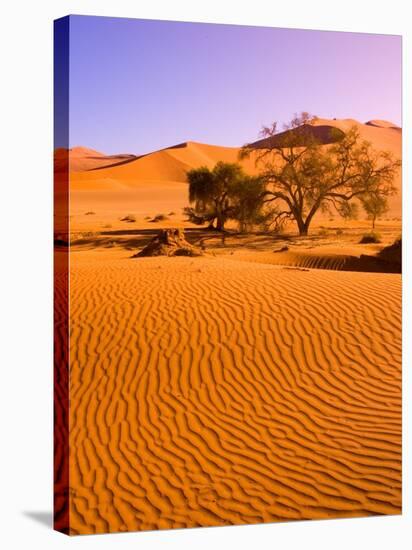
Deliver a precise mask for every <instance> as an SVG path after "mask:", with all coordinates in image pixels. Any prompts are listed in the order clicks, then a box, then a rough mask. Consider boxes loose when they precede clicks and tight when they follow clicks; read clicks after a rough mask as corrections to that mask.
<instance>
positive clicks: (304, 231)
mask: <svg viewBox="0 0 412 550" xmlns="http://www.w3.org/2000/svg"><path fill="white" fill-rule="evenodd" d="M295 221H296V225H297V226H298V229H299V235H307V234H308V227H309V224H308V226H306V223H305V222H304V221H303V218H302V217H301V216H295Z"/></svg>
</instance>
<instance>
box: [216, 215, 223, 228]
mask: <svg viewBox="0 0 412 550" xmlns="http://www.w3.org/2000/svg"><path fill="white" fill-rule="evenodd" d="M224 228H225V221H224V219H223V216H218V218H217V222H216V229H217V230H218V231H223V230H224Z"/></svg>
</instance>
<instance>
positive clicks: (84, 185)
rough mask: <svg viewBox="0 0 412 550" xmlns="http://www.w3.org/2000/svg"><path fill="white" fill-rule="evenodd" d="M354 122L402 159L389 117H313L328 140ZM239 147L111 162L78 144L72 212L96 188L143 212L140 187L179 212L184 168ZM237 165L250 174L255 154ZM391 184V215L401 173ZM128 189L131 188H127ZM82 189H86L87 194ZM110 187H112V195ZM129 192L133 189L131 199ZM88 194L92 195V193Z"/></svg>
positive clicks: (186, 149) (190, 146) (229, 156)
mask: <svg viewBox="0 0 412 550" xmlns="http://www.w3.org/2000/svg"><path fill="white" fill-rule="evenodd" d="M353 125H355V126H356V127H357V128H358V130H359V132H360V135H361V137H362V138H363V139H366V140H368V141H370V142H371V143H372V145H373V146H374V147H375V148H377V149H379V150H388V151H391V152H392V153H393V154H394V155H395V156H396V157H397V158H401V156H402V134H401V129H400V128H394V127H393V125H391V123H389V122H385V121H379V120H376V121H369V122H368V123H366V124H362V123H360V122H358V121H356V120H354V119H344V120H329V119H317V120H316V122H315V129H316V132H317V134H316V135H317V136H318V137H319V139H321V140H322V141H323V142H324V143H325V144H327V143H330V140H331V135H332V132H331V130H332V129H338V130H340V131H342V132H346V131H348V130H349V128H351V127H352V126H353ZM239 151H240V148H238V147H221V146H217V145H207V144H203V143H197V142H185V143H181V144H179V145H175V146H172V147H169V148H166V149H162V150H160V151H155V152H153V153H150V154H147V155H142V156H140V157H136V158H133V157H128V158H125V157H124V156H121V155H120V156H118V157H116V159H117V160H116V162H114V161H113V159H114V158H115V157H106V156H103V155H101V154H100V155H101V156H99V154H97V153H96V152H93V151H92V152H87V150H86V152H85V151H84V150H83V149H82V148H78V152H77V153H76V155H77V156H76V155H75V156H74V157H73V158H72V157H71V170H72V171H71V179H70V190H71V201H72V205H73V212H74V213H80V212H81V211H83V210H90V209H95V208H97V207H96V206H93V204H92V203H93V201H95V202H96V203H98V202H99V201H100V198H101V197H100V190H104V191H105V192H106V195H105V199H104V200H105V201H106V200H107V201H109V202H110V201H112V202H114V203H119V202H121V200H122V192H123V191H124V192H125V194H124V195H123V203H124V204H123V206H122V207H121V209H122V210H124V209H128V208H127V205H128V204H130V201H132V202H134V203H138V204H139V208H138V210H139V211H144V206H143V204H142V203H143V202H144V200H145V199H144V198H143V197H142V196H141V192H142V191H143V195H148V194H150V193H153V194H155V195H156V196H158V194H159V195H163V194H164V195H165V196H166V197H169V199H168V205H169V206H170V205H173V206H170V207H171V208H173V209H178V210H179V212H180V211H181V209H182V208H183V207H184V206H186V205H187V184H186V173H187V170H189V169H191V168H198V167H200V166H208V167H210V168H211V167H213V166H214V165H215V164H216V162H218V161H219V160H222V161H225V162H239V158H238V155H239ZM110 158H111V160H110ZM93 163H94V165H93ZM106 164H109V166H107V165H106ZM241 164H242V166H243V167H244V169H245V171H246V172H248V173H250V174H255V173H256V172H257V169H256V166H255V162H254V158H253V157H252V158H250V159H245V160H242V161H241ZM171 183H172V184H173V185H172V187H171V186H170V184H171ZM165 186H166V187H165ZM395 186H396V188H397V190H398V193H397V195H396V196H394V197H392V198H391V199H390V201H389V206H390V211H389V215H390V216H400V214H401V203H402V198H401V174H400V173H399V175H398V176H397V178H396V181H395ZM127 189H130V193H129V191H127ZM85 192H89V195H86V194H85ZM110 192H112V195H111V196H110ZM133 192H136V195H135V197H134V200H133ZM90 193H93V194H92V195H90ZM149 210H150V209H149Z"/></svg>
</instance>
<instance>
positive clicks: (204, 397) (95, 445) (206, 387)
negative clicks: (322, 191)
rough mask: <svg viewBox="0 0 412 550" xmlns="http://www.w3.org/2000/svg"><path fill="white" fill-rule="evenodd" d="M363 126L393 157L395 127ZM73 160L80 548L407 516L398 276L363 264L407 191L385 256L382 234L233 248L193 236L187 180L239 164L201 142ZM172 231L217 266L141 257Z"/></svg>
mask: <svg viewBox="0 0 412 550" xmlns="http://www.w3.org/2000/svg"><path fill="white" fill-rule="evenodd" d="M326 123H327V124H330V125H333V126H337V127H338V126H340V127H341V128H342V129H343V130H345V128H346V127H348V126H350V125H351V124H352V123H353V121H326V122H325V121H324V120H323V121H319V124H322V125H325V124H326ZM357 124H359V127H360V130H361V131H362V135H364V136H365V137H367V138H368V139H370V140H371V141H373V142H374V143H375V144H377V143H379V144H380V145H381V146H382V148H385V149H388V148H392V149H391V150H393V151H394V152H395V153H399V155H400V143H401V141H400V140H401V135H400V129H398V128H393V127H392V125H391V124H390V123H385V122H384V121H371V122H370V123H368V124H360V123H357ZM78 153H79V158H78V159H77V161H76V162H77V164H76V163H75V164H74V165H73V167H72V170H71V172H70V235H69V238H70V242H71V246H70V272H69V273H70V286H69V298H70V327H69V329H70V400H71V412H70V436H69V437H70V449H71V454H70V461H69V465H68V469H69V479H70V482H69V484H70V497H69V514H70V533H71V534H86V533H103V532H117V531H130V530H149V529H168V528H178V527H195V526H215V525H231V524H245V523H260V522H272V521H290V520H298V519H320V518H332V517H334V518H335V517H353V516H370V515H379V514H398V513H400V512H401V275H400V274H399V273H383V272H368V269H367V265H369V264H367V262H366V263H365V262H364V261H363V259H362V258H364V256H374V255H376V254H379V252H380V251H381V250H382V248H383V247H384V246H386V245H388V244H391V243H392V242H393V241H394V240H395V239H396V238H398V237H400V233H401V223H400V204H401V203H400V194H399V195H398V196H397V197H396V198H395V199H394V200H393V201H392V203H391V210H390V212H389V213H388V214H387V215H386V217H385V219H383V220H380V221H379V222H378V231H379V232H380V233H381V235H382V242H381V243H379V244H367V245H360V244H359V237H360V236H361V235H362V234H363V233H365V231H367V230H368V229H369V226H370V222H368V221H366V220H358V221H356V222H343V221H342V220H339V219H338V218H336V219H334V218H327V219H319V220H318V221H317V223H316V224H315V225H314V227H313V232H312V235H311V236H310V237H306V238H300V239H299V238H297V237H294V236H292V237H290V236H289V235H286V236H280V237H275V236H269V237H268V236H267V235H247V236H243V235H237V234H235V233H232V234H229V235H228V236H227V238H226V240H225V242H223V241H222V239H221V237H220V236H219V235H216V234H215V233H213V232H209V233H208V232H207V231H206V230H204V229H199V228H197V227H195V226H193V225H192V224H190V223H188V222H185V221H184V218H183V216H182V212H181V209H182V208H183V207H184V206H186V205H187V184H186V183H185V179H184V174H185V171H186V170H187V169H188V168H191V167H196V166H199V165H208V166H210V167H211V166H213V165H214V164H215V163H216V162H217V160H226V161H231V162H235V161H236V160H237V154H238V149H236V148H227V147H218V146H209V145H203V144H197V143H193V142H188V143H185V144H182V145H179V146H175V147H171V148H169V149H166V150H162V151H158V152H155V153H152V154H148V155H144V156H141V157H138V158H131V157H130V158H121V160H120V161H119V159H116V162H115V163H113V165H112V166H109V167H108V166H104V164H105V162H106V160H107V156H104V155H103V158H104V159H106V160H104V162H103V165H102V164H100V165H99V166H98V167H97V169H96V168H95V167H94V168H91V169H90V166H89V168H84V167H85V166H88V165H87V163H86V164H84V163H83V160H82V158H83V157H82V154H83V153H82V152H81V151H80V152H79V151H78ZM86 156H88V157H90V156H92V157H96V158H99V155H98V154H96V153H95V152H93V153H92V154H91V153H87V155H86ZM120 157H122V156H121V155H120V156H119V158H120ZM79 159H80V160H79ZM96 162H98V161H96ZM245 162H246V164H245V168H246V169H247V170H248V171H250V172H253V170H254V166H253V161H252V160H250V159H249V161H245ZM248 163H249V164H248ZM397 185H398V187H399V189H400V179H399V180H398V182H397ZM159 213H162V214H164V215H165V216H166V219H164V220H162V221H160V222H153V217H154V216H156V215H157V214H159ZM127 214H131V215H133V216H134V217H135V221H132V222H130V221H129V222H127V221H121V218H124V217H125V216H126V215H127ZM167 227H180V228H184V229H185V233H186V236H187V239H188V241H189V242H190V243H191V244H193V245H195V246H198V245H199V243H200V241H201V239H203V242H205V243H206V250H205V252H204V254H203V255H202V256H200V257H196V258H185V257H173V258H168V257H157V258H133V257H132V256H134V255H135V254H136V253H137V252H139V251H140V250H142V249H143V247H144V246H145V245H146V244H147V243H148V242H149V241H150V239H151V238H153V237H154V236H155V235H156V234H157V232H158V230H159V229H161V228H167ZM65 258H67V247H65V246H61V247H60V248H58V250H57V252H56V264H55V265H56V269H57V272H58V271H59V266H62V267H61V271H62V273H61V274H60V276H59V274H57V277H56V283H57V292H59V285H60V286H61V287H62V289H63V290H61V291H64V288H63V287H64V285H65V284H66V283H67V281H65V278H64V275H63V272H64V267H65ZM354 259H355V260H357V261H358V260H359V261H358V263H356V262H355V263H356V266H358V265H360V264H359V262H361V263H362V262H363V263H362V266H363V267H365V266H366V268H365V269H361V268H359V269H358V268H356V270H353V269H354V268H353V266H354V265H355V264H354V263H353V261H354ZM350 262H352V263H350ZM345 266H346V269H348V270H345ZM320 268H321V269H320Z"/></svg>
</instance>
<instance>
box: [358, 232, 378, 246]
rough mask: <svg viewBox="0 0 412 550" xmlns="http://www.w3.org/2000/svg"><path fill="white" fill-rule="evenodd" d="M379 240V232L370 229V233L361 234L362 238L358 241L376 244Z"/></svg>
mask: <svg viewBox="0 0 412 550" xmlns="http://www.w3.org/2000/svg"><path fill="white" fill-rule="evenodd" d="M380 242H381V236H380V234H379V233H376V232H375V231H371V232H370V233H365V235H362V238H361V240H360V241H359V243H360V244H377V243H380Z"/></svg>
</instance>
